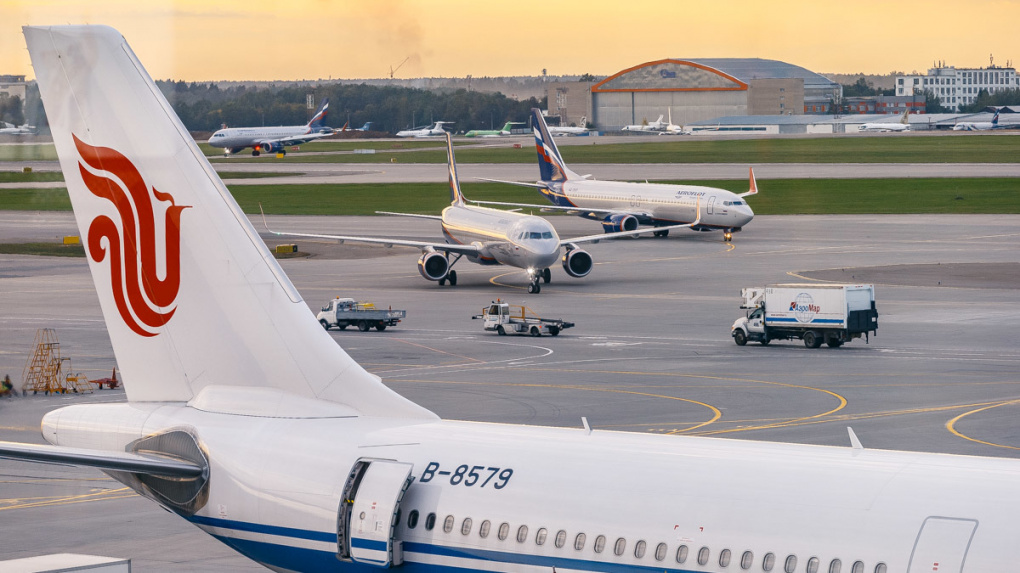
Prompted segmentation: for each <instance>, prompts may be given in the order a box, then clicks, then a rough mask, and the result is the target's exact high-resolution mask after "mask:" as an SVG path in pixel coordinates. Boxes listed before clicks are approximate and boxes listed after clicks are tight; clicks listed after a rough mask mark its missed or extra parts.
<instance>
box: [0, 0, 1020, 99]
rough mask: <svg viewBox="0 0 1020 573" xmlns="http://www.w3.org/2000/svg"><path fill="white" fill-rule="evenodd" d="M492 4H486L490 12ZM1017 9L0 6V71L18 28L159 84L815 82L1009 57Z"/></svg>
mask: <svg viewBox="0 0 1020 573" xmlns="http://www.w3.org/2000/svg"><path fill="white" fill-rule="evenodd" d="M494 6H498V7H494ZM1017 22H1020V1H1018V2H1011V1H991V0H974V1H971V2H948V1H945V0H928V1H924V2H921V1H913V0H909V1H906V2H898V3H889V2H884V1H882V2H880V1H873V0H857V1H855V2H817V1H812V2H802V1H799V0H798V1H792V2H762V1H760V0H721V1H715V2H701V1H684V0H663V1H659V0H649V1H642V0H638V1H629V2H622V1H616V2H608V1H603V0H584V1H575V0H563V1H556V0H544V1H534V0H517V1H512V2H499V3H493V2H479V1H477V0H432V1H426V0H364V1H356V2H355V1H329V0H275V1H264V0H245V1H243V2H241V1H235V0H203V1H193V0H178V1H166V0H163V1H161V0H153V1H146V0H143V1H137V0H132V1H120V0H92V1H89V2H82V1H70V0H0V74H25V75H27V76H29V77H30V78H31V77H33V74H32V70H31V66H30V64H29V59H28V53H27V51H26V50H25V44H24V40H23V38H22V35H21V30H20V27H21V26H22V25H25V24H31V25H49V24H85V23H89V24H107V25H110V26H113V27H115V28H117V29H118V30H120V32H121V33H122V34H123V35H124V36H125V37H126V38H127V40H128V42H129V43H130V44H131V46H132V47H133V48H134V50H135V52H136V53H137V54H138V57H139V58H140V59H141V61H142V63H143V64H144V65H145V66H146V68H147V69H148V71H149V73H150V74H151V75H152V76H153V77H154V78H157V79H167V78H169V79H184V80H188V81H201V80H273V79H281V80H295V79H316V78H379V77H386V76H388V75H389V70H390V66H396V65H397V64H399V63H400V62H401V61H402V60H404V59H405V58H409V59H408V61H407V62H406V63H405V64H404V65H403V67H401V68H400V69H399V70H398V71H397V73H396V77H402V78H408V77H420V76H447V77H449V76H458V77H462V76H466V75H468V74H471V75H474V76H478V77H480V76H506V75H539V74H541V72H542V69H543V68H545V69H547V70H548V72H549V74H551V75H557V74H581V73H585V72H589V73H593V74H596V75H609V74H613V73H616V72H618V71H620V70H622V69H624V68H628V67H631V66H634V65H637V64H640V63H644V62H648V61H652V60H658V59H662V58H697V57H702V58H706V57H760V58H769V59H777V60H783V61H786V62H789V63H792V64H796V65H799V66H803V67H805V68H808V69H810V70H812V71H816V72H830V73H856V72H864V73H880V74H884V73H889V72H892V71H899V72H911V71H913V70H918V71H921V72H924V71H925V70H927V69H928V68H929V67H930V66H931V65H932V62H933V61H935V60H945V61H946V63H947V64H948V65H954V66H957V67H978V66H986V65H988V57H989V54H993V55H994V56H995V63H996V64H997V65H1006V63H1007V60H1014V59H1016V61H1017V62H1020V59H1018V58H1020V42H1018V41H1017V39H1016V38H1017V29H1016V25H1017Z"/></svg>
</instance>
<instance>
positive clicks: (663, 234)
mask: <svg viewBox="0 0 1020 573" xmlns="http://www.w3.org/2000/svg"><path fill="white" fill-rule="evenodd" d="M652 236H653V237H668V236H669V230H666V231H652Z"/></svg>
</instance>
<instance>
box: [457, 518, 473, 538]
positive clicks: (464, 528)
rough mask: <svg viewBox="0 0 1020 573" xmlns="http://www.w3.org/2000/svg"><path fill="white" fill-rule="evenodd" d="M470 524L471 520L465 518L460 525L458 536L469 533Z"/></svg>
mask: <svg viewBox="0 0 1020 573" xmlns="http://www.w3.org/2000/svg"><path fill="white" fill-rule="evenodd" d="M471 524H472V521H471V518H470V517H465V518H464V523H461V524H460V534H461V535H467V534H469V533H471Z"/></svg>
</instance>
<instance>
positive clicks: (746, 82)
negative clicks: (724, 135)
mask: <svg viewBox="0 0 1020 573" xmlns="http://www.w3.org/2000/svg"><path fill="white" fill-rule="evenodd" d="M547 91H548V94H547V95H548V97H549V115H550V116H559V117H560V122H561V125H571V124H580V122H581V119H582V118H585V119H586V120H587V122H588V123H591V124H593V125H594V126H595V129H597V130H601V131H617V130H620V129H622V128H623V127H624V126H626V125H638V124H642V123H645V122H652V121H655V120H656V119H658V117H659V116H660V115H662V116H668V114H667V111H668V112H669V113H670V114H672V119H673V123H675V124H678V125H685V124H688V123H692V122H696V121H702V120H706V119H710V118H717V117H724V116H747V115H804V114H805V113H823V114H824V113H827V112H828V110H829V109H830V108H831V105H832V102H833V101H839V100H840V99H841V97H842V93H843V88H842V87H841V86H840V85H839V84H838V83H836V82H833V81H831V80H829V79H827V78H825V77H823V76H820V75H818V74H816V73H814V72H811V71H809V70H806V69H804V68H802V67H800V66H795V65H793V64H788V63H785V62H780V61H776V60H764V59H760V58H701V59H665V60H658V61H654V62H647V63H644V64H640V65H638V66H634V67H632V68H628V69H626V70H623V71H621V72H618V73H616V74H613V75H611V76H609V77H608V78H606V79H604V80H602V81H599V82H569V83H552V84H550V85H549V87H548V90H547Z"/></svg>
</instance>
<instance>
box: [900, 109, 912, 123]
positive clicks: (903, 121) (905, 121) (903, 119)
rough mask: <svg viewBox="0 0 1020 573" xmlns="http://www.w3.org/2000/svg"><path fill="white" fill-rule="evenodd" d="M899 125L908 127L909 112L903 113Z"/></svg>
mask: <svg viewBox="0 0 1020 573" xmlns="http://www.w3.org/2000/svg"><path fill="white" fill-rule="evenodd" d="M900 123H902V124H903V125H910V110H909V109H908V110H907V111H905V112H903V117H901V118H900Z"/></svg>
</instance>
